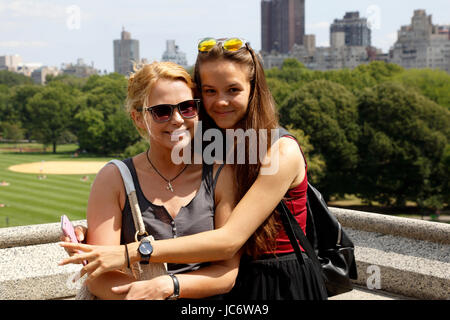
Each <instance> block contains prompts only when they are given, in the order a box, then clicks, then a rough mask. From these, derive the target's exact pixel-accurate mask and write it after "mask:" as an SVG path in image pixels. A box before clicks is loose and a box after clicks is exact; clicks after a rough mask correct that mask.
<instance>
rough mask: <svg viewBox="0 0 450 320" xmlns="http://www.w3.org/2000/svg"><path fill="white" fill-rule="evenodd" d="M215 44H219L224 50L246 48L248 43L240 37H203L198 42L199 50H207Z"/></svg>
mask: <svg viewBox="0 0 450 320" xmlns="http://www.w3.org/2000/svg"><path fill="white" fill-rule="evenodd" d="M217 44H221V45H222V48H223V49H224V50H225V51H238V50H240V49H242V48H248V47H247V46H248V45H249V43H248V42H247V41H246V40H244V39H242V38H221V39H215V38H203V39H202V40H200V41H199V42H198V51H199V52H209V51H211V50H212V48H214V47H215V46H216V45H217Z"/></svg>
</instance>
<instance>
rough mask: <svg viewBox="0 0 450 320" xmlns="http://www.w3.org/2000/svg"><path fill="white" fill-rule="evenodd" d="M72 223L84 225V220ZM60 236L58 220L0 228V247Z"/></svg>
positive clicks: (50, 239) (41, 242) (53, 240)
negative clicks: (55, 221) (56, 221)
mask: <svg viewBox="0 0 450 320" xmlns="http://www.w3.org/2000/svg"><path fill="white" fill-rule="evenodd" d="M72 223H73V225H74V226H76V225H84V226H86V220H77V221H72ZM60 236H61V224H60V223H59V222H58V223H45V224H33V225H28V226H19V227H9V228H0V249H2V248H11V247H21V246H31V245H36V244H44V243H53V242H59V241H60V239H59V238H60Z"/></svg>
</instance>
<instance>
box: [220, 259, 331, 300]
mask: <svg viewBox="0 0 450 320" xmlns="http://www.w3.org/2000/svg"><path fill="white" fill-rule="evenodd" d="M302 255H303V259H304V261H305V263H304V264H300V263H299V262H298V260H297V257H296V255H295V253H292V254H286V255H282V256H278V257H274V256H271V257H267V258H266V259H260V260H251V259H250V258H248V257H243V258H242V259H241V265H240V267H239V274H238V276H237V278H236V283H235V285H234V288H233V289H232V290H231V292H230V293H229V294H228V295H227V298H229V299H233V300H235V299H236V300H326V299H327V298H328V296H327V292H326V289H325V284H324V281H323V277H322V274H320V273H319V271H316V270H317V269H316V268H314V265H313V262H312V260H311V259H309V258H308V256H307V255H306V254H305V253H302Z"/></svg>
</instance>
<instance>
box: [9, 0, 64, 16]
mask: <svg viewBox="0 0 450 320" xmlns="http://www.w3.org/2000/svg"><path fill="white" fill-rule="evenodd" d="M65 8H66V7H65V6H62V5H59V4H54V3H50V2H48V1H30V0H14V1H1V2H0V13H1V14H6V15H7V16H9V17H12V18H19V17H40V18H48V19H60V18H62V17H65Z"/></svg>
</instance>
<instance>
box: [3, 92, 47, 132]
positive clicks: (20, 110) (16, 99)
mask: <svg viewBox="0 0 450 320" xmlns="http://www.w3.org/2000/svg"><path fill="white" fill-rule="evenodd" d="M43 88H44V87H42V86H38V85H29V84H27V85H19V86H15V87H13V88H12V89H11V98H10V106H11V110H12V111H11V114H12V115H13V121H14V122H20V123H21V124H22V127H23V128H24V130H25V132H24V133H25V137H26V138H27V139H31V136H32V133H33V132H32V131H33V129H32V128H33V125H32V123H31V117H32V114H31V112H30V111H29V110H27V105H28V102H29V100H30V99H31V98H33V97H34V95H35V94H37V93H38V92H40V91H41V90H42V89H43ZM10 121H11V120H10Z"/></svg>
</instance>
